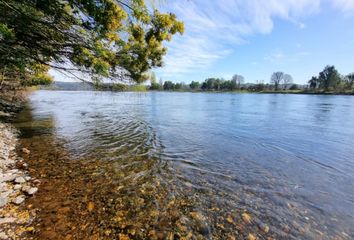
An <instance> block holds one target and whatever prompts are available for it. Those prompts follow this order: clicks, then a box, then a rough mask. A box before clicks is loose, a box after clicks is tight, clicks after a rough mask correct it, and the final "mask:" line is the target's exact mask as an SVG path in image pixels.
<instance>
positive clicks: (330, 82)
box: [318, 66, 341, 91]
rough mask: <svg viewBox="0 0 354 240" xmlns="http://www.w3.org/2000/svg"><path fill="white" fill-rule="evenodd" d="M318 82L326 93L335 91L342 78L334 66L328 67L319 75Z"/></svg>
mask: <svg viewBox="0 0 354 240" xmlns="http://www.w3.org/2000/svg"><path fill="white" fill-rule="evenodd" d="M318 81H319V83H320V85H319V87H320V88H321V89H324V90H325V91H329V90H330V89H331V90H334V89H335V88H336V87H337V86H338V85H339V83H340V82H341V77H340V75H339V73H338V71H337V69H336V68H335V67H334V66H326V67H325V68H324V70H323V71H322V72H320V73H319V77H318Z"/></svg>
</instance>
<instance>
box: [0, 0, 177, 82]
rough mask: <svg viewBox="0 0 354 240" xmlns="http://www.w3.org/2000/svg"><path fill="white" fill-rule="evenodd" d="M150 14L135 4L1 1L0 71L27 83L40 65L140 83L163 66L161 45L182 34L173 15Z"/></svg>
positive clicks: (126, 0) (125, 0) (133, 0)
mask: <svg viewBox="0 0 354 240" xmlns="http://www.w3.org/2000/svg"><path fill="white" fill-rule="evenodd" d="M151 9H152V8H150V7H148V6H147V5H146V4H145V3H144V1H140V0H139V1H137V0H86V1H78V0H52V1H43V0H0V12H1V15H0V71H1V72H3V73H5V77H6V79H7V80H9V79H12V80H15V79H14V78H13V75H15V73H16V74H17V77H16V79H24V80H27V79H28V78H27V77H28V76H30V75H31V71H33V69H34V68H35V66H37V65H38V64H40V65H45V66H48V67H52V68H55V69H57V70H59V71H65V73H67V74H71V75H75V76H77V75H76V73H78V72H81V73H87V74H90V76H92V80H93V81H100V80H102V78H110V79H115V78H117V77H120V78H125V79H126V78H128V79H131V80H133V81H135V82H137V83H141V82H143V81H145V80H146V79H147V74H146V73H147V71H148V70H149V69H151V68H152V67H160V66H162V60H163V56H164V55H165V54H166V51H167V49H166V47H164V46H163V42H164V41H170V40H171V38H172V36H173V35H174V34H176V33H183V31H184V26H183V23H182V22H180V21H178V20H177V17H176V15H174V14H172V13H167V14H165V13H161V12H159V11H158V10H156V9H155V10H151ZM44 73H45V72H44ZM8 76H9V77H8Z"/></svg>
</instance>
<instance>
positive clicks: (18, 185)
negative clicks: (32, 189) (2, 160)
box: [14, 184, 22, 190]
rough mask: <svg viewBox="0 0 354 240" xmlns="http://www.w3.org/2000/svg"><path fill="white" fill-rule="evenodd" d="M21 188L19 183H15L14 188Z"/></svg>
mask: <svg viewBox="0 0 354 240" xmlns="http://www.w3.org/2000/svg"><path fill="white" fill-rule="evenodd" d="M21 188H22V186H21V184H15V186H14V189H15V190H20V189H21Z"/></svg>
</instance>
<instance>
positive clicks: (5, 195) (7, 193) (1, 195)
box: [0, 190, 13, 198]
mask: <svg viewBox="0 0 354 240" xmlns="http://www.w3.org/2000/svg"><path fill="white" fill-rule="evenodd" d="M12 193H13V191H12V190H8V191H6V192H2V193H1V194H0V198H7V197H8V196H10V195H11V194H12Z"/></svg>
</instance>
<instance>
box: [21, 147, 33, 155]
mask: <svg viewBox="0 0 354 240" xmlns="http://www.w3.org/2000/svg"><path fill="white" fill-rule="evenodd" d="M22 152H23V153H25V154H30V153H31V151H30V150H28V149H27V148H22Z"/></svg>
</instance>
